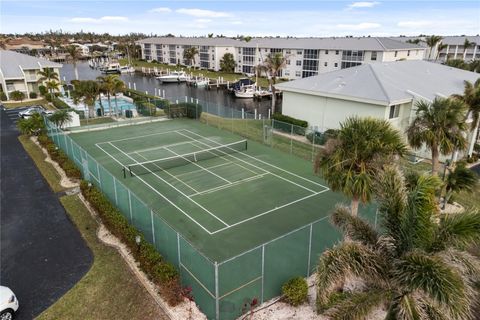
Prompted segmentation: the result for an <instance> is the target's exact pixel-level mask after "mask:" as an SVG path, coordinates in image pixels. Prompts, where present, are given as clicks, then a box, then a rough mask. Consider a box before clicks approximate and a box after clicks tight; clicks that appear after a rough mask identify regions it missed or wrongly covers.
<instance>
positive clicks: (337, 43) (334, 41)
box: [137, 37, 424, 51]
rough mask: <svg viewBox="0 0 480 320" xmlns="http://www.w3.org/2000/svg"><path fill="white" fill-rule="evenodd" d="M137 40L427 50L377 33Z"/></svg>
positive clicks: (278, 46)
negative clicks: (239, 38)
mask: <svg viewBox="0 0 480 320" xmlns="http://www.w3.org/2000/svg"><path fill="white" fill-rule="evenodd" d="M137 43H147V44H165V45H168V44H171V45H199V46H231V47H256V46H257V45H258V47H259V48H277V49H328V50H371V51H389V50H408V49H412V50H417V49H419V50H423V49H424V48H423V47H421V46H418V45H416V44H411V43H405V42H402V41H398V40H395V39H391V38H377V37H356V38H353V37H352V38H345V37H340V38H338V37H332V38H268V37H266V38H252V39H251V40H250V41H248V42H246V41H241V40H235V39H231V38H204V37H157V38H147V39H143V40H140V41H137Z"/></svg>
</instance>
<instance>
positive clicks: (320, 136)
mask: <svg viewBox="0 0 480 320" xmlns="http://www.w3.org/2000/svg"><path fill="white" fill-rule="evenodd" d="M337 135H338V130H337V129H328V130H326V131H325V132H324V133H321V132H311V133H308V134H307V135H306V138H307V139H308V141H310V142H312V143H313V144H316V145H321V146H323V145H324V144H325V142H327V140H328V139H330V138H335V137H336V136H337Z"/></svg>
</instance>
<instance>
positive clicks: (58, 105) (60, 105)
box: [52, 97, 70, 109]
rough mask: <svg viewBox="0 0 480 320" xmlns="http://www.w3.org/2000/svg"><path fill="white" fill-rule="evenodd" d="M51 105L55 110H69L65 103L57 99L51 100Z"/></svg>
mask: <svg viewBox="0 0 480 320" xmlns="http://www.w3.org/2000/svg"><path fill="white" fill-rule="evenodd" d="M52 103H53V105H54V106H55V108H57V109H70V106H69V105H68V104H67V103H66V102H64V101H63V100H60V99H59V98H57V97H55V98H54V99H53V101H52Z"/></svg>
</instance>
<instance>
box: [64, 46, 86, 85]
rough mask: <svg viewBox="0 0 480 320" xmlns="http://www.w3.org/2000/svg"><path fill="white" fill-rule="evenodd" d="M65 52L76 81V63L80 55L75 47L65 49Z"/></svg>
mask: <svg viewBox="0 0 480 320" xmlns="http://www.w3.org/2000/svg"><path fill="white" fill-rule="evenodd" d="M65 50H67V56H68V60H69V61H71V62H72V64H73V70H74V71H75V80H78V69H77V61H78V60H80V58H81V57H82V54H81V52H80V50H79V48H78V47H77V46H74V45H70V46H68V47H66V48H65Z"/></svg>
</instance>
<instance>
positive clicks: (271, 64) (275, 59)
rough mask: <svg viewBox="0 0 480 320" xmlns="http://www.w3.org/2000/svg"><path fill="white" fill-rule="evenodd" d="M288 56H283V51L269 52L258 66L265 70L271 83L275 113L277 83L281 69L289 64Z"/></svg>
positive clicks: (259, 69)
mask: <svg viewBox="0 0 480 320" xmlns="http://www.w3.org/2000/svg"><path fill="white" fill-rule="evenodd" d="M287 58H288V57H287V56H283V55H282V54H281V53H275V54H271V53H269V54H268V55H267V58H266V59H265V61H264V62H263V64H262V65H260V66H258V71H260V72H262V71H263V72H265V73H266V75H267V78H268V82H269V83H270V89H271V90H272V113H275V103H276V98H277V96H276V94H275V91H276V90H275V83H276V80H277V76H278V75H279V74H280V71H281V70H282V69H283V68H285V66H286V65H287Z"/></svg>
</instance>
